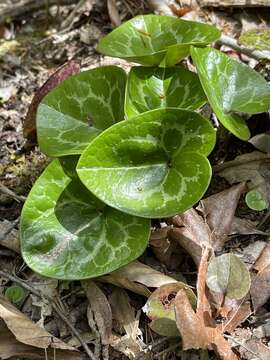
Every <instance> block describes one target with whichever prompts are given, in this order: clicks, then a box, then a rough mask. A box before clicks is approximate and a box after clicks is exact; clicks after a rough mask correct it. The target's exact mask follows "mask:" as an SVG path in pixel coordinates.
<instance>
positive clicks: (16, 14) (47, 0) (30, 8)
mask: <svg viewBox="0 0 270 360" xmlns="http://www.w3.org/2000/svg"><path fill="white" fill-rule="evenodd" d="M75 2H77V1H76V0H39V1H37V0H22V1H20V2H19V3H17V4H13V5H11V6H5V7H4V9H2V10H0V24H4V23H5V22H6V21H7V19H8V20H9V21H10V20H14V19H18V18H21V17H22V16H25V15H27V14H30V13H32V12H34V11H37V10H39V9H42V8H43V9H44V10H45V9H46V6H48V7H50V6H52V5H59V4H61V5H70V4H74V3H75Z"/></svg>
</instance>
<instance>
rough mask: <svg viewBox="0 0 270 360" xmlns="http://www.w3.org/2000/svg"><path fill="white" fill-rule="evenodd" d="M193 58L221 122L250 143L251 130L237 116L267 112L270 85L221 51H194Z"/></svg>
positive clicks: (254, 72) (207, 49)
mask: <svg viewBox="0 0 270 360" xmlns="http://www.w3.org/2000/svg"><path fill="white" fill-rule="evenodd" d="M191 55H192V59H193V61H194V63H195V65H196V67H197V70H198V75H199V77H200V80H201V83H202V86H203V88H204V91H205V93H206V95H207V97H208V100H209V103H210V105H211V106H212V108H213V110H214V112H215V113H216V115H217V117H218V119H219V121H220V122H221V123H222V124H223V125H224V126H225V128H227V129H228V130H229V131H231V132H232V133H233V134H234V135H235V136H237V137H239V138H240V139H242V140H248V138H249V137H250V132H249V129H248V127H247V125H246V123H245V121H244V120H243V119H242V118H241V117H240V116H239V115H238V114H236V113H249V114H255V113H260V112H264V111H266V110H268V109H269V108H270V85H269V84H268V83H267V82H266V81H265V80H264V78H263V77H262V76H261V75H260V74H259V73H257V72H256V71H255V70H253V69H251V68H250V67H249V66H247V65H245V64H242V63H240V62H238V61H236V60H233V59H232V58H231V57H229V56H227V55H225V54H223V53H222V52H220V51H218V50H215V49H210V48H205V49H200V48H192V50H191Z"/></svg>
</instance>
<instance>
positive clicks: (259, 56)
mask: <svg viewBox="0 0 270 360" xmlns="http://www.w3.org/2000/svg"><path fill="white" fill-rule="evenodd" d="M217 42H218V43H219V44H220V45H226V46H228V47H230V48H231V49H234V50H236V51H238V52H240V53H242V54H245V55H247V56H249V57H250V58H253V59H255V60H263V59H268V60H269V59H270V51H266V50H263V51H262V50H252V49H249V48H246V47H245V46H242V45H239V44H238V43H237V41H236V40H235V39H233V38H231V37H229V36H227V35H224V34H222V35H221V38H220V39H219V40H218V41H217Z"/></svg>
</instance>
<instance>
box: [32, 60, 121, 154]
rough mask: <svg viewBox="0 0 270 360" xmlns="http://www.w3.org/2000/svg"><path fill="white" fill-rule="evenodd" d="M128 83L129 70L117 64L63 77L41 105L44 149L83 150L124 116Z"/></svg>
mask: <svg viewBox="0 0 270 360" xmlns="http://www.w3.org/2000/svg"><path fill="white" fill-rule="evenodd" d="M125 83H126V74H125V72H124V71H123V70H122V69H120V68H118V67H116V66H104V67H100V68H97V69H93V70H88V71H85V72H82V73H80V74H78V75H74V76H72V77H70V78H69V79H67V80H65V81H63V82H62V83H61V84H60V85H59V86H58V87H57V88H55V89H54V90H53V91H51V92H50V93H49V94H48V95H47V96H46V97H45V98H44V99H43V100H42V102H41V104H40V105H39V107H38V112H37V133H38V142H39V146H40V148H41V150H42V151H43V152H44V153H45V154H47V155H49V156H53V157H57V156H64V155H72V154H80V153H81V152H82V151H83V150H84V149H85V147H86V146H87V145H88V144H89V141H90V140H92V139H93V138H94V137H95V136H97V135H98V134H100V133H101V132H102V131H103V130H104V129H106V128H108V127H109V126H111V125H113V124H114V123H116V122H118V121H121V120H123V118H124V96H125V95H124V94H125Z"/></svg>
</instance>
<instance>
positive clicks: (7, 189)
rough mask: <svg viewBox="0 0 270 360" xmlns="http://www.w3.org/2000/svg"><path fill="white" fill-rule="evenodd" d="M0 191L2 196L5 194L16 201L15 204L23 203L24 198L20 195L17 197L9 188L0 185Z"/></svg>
mask: <svg viewBox="0 0 270 360" xmlns="http://www.w3.org/2000/svg"><path fill="white" fill-rule="evenodd" d="M0 191H1V192H2V193H3V194H6V195H8V196H10V197H12V198H13V199H14V200H16V201H17V202H20V201H22V202H24V201H25V199H26V197H25V196H22V195H17V194H15V192H14V191H12V190H10V189H9V188H7V187H6V186H5V185H4V184H0Z"/></svg>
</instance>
